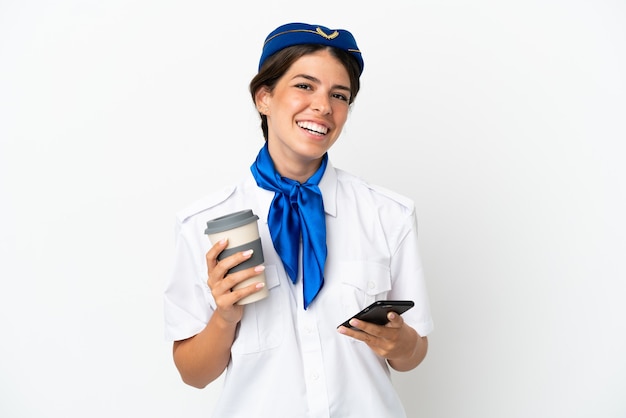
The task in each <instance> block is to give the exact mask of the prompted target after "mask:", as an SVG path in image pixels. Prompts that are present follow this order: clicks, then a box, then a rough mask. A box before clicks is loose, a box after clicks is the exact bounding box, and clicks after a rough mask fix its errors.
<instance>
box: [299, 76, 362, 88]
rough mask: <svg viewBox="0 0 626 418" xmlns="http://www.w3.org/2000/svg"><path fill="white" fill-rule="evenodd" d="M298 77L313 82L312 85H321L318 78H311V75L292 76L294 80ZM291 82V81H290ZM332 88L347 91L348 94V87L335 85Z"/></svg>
mask: <svg viewBox="0 0 626 418" xmlns="http://www.w3.org/2000/svg"><path fill="white" fill-rule="evenodd" d="M298 77H302V78H306V79H307V80H310V81H312V82H314V83H317V84H321V81H320V80H319V79H318V78H316V77H313V76H312V75H308V74H296V75H295V76H293V78H294V79H295V78H298ZM292 80H293V79H292ZM333 88H334V89H339V90H345V91H347V92H350V87H346V86H342V85H341V84H335V85H334V86H333Z"/></svg>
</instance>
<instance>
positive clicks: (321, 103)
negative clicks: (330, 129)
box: [311, 92, 333, 115]
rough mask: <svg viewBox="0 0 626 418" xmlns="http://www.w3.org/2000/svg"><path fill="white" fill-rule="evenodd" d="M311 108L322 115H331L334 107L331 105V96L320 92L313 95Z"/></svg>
mask: <svg viewBox="0 0 626 418" xmlns="http://www.w3.org/2000/svg"><path fill="white" fill-rule="evenodd" d="M311 108H312V109H313V110H315V111H317V112H319V113H321V114H322V115H330V114H331V113H332V112H333V109H332V107H331V105H330V97H329V96H328V95H327V94H326V93H322V92H318V93H317V94H315V95H314V96H313V101H312V102H311Z"/></svg>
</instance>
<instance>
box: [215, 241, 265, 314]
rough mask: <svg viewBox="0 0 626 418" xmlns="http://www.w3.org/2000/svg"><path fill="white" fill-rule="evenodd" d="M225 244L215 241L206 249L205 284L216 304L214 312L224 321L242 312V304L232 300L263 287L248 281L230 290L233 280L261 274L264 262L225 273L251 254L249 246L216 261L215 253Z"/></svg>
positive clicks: (233, 284)
mask: <svg viewBox="0 0 626 418" xmlns="http://www.w3.org/2000/svg"><path fill="white" fill-rule="evenodd" d="M227 246H228V240H227V239H223V240H221V241H218V242H217V243H216V244H215V245H213V246H212V247H211V249H210V250H209V251H208V252H207V253H206V264H207V272H208V276H209V278H208V280H207V284H208V286H209V288H210V289H211V294H212V295H213V299H214V300H215V303H216V304H217V309H216V311H215V313H214V315H215V314H219V315H220V316H221V317H222V319H223V320H224V321H226V322H230V323H237V322H239V321H241V318H242V316H243V305H236V303H237V302H238V301H239V300H241V299H243V298H244V297H246V296H248V295H251V294H253V293H255V292H258V291H259V290H261V289H262V288H263V284H251V285H250V286H246V287H243V288H240V289H237V290H231V289H232V288H233V287H234V286H235V285H236V284H238V283H240V282H242V281H244V280H247V279H249V278H251V277H254V276H257V275H259V274H261V272H262V271H263V270H264V266H263V265H260V266H256V267H251V268H249V269H245V270H241V271H238V272H236V273H232V274H227V272H228V270H229V269H231V268H233V267H235V266H237V265H239V264H241V263H242V262H244V261H246V260H247V259H249V258H250V257H252V250H248V251H242V252H238V253H235V254H233V255H231V256H229V257H226V258H224V259H222V260H220V261H218V260H217V256H218V255H219V254H220V253H221V252H222V251H224V249H225V248H226V247H227Z"/></svg>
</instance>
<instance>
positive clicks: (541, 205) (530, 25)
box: [0, 0, 626, 418]
mask: <svg viewBox="0 0 626 418" xmlns="http://www.w3.org/2000/svg"><path fill="white" fill-rule="evenodd" d="M288 21H305V22H309V23H316V24H323V25H326V26H329V27H331V28H332V27H337V28H347V29H349V30H351V31H352V32H353V33H354V35H355V36H356V38H357V41H358V43H359V46H360V47H361V49H362V50H363V53H364V58H365V66H366V68H365V72H364V74H363V77H362V91H361V94H360V95H359V97H358V98H357V102H356V103H355V106H354V108H353V109H352V113H351V116H350V119H349V121H348V124H347V125H346V128H345V130H344V135H343V136H342V138H341V139H340V141H339V142H338V143H337V145H336V146H335V148H333V150H331V158H332V160H333V162H334V164H335V165H336V166H338V167H341V168H344V169H347V170H349V171H352V172H354V173H356V174H358V175H361V176H363V177H365V178H366V179H368V180H370V181H372V182H374V183H378V184H380V185H383V186H385V187H388V188H391V189H394V190H396V191H398V192H400V193H403V194H406V195H408V196H410V197H411V198H413V199H414V200H415V202H416V205H417V212H418V219H419V225H420V239H421V247H422V256H423V259H424V263H425V266H426V273H427V280H428V286H429V291H430V295H431V300H432V309H433V315H434V319H435V325H436V329H435V332H434V333H433V334H432V335H431V337H430V342H431V347H430V352H429V355H428V357H427V359H426V361H425V362H424V363H423V364H422V365H421V366H420V367H419V368H418V369H416V370H414V371H412V372H410V373H407V374H402V375H400V374H394V379H395V382H396V385H397V386H398V387H399V390H400V392H401V395H402V397H403V399H404V401H405V405H406V408H407V411H408V413H409V416H410V417H428V418H434V417H442V418H457V417H459V418H461V417H463V418H464V417H471V418H473V417H480V418H502V417H507V418H515V417H533V418H537V417H546V418H547V417H568V418H578V417H580V418H582V417H594V418H597V417H606V418H608V417H624V416H626V400H625V399H626V397H625V396H624V394H625V393H626V356H625V353H626V325H625V318H626V307H625V304H624V302H623V301H624V297H625V296H626V292H625V290H624V280H625V279H626V268H625V266H624V259H625V249H626V242H625V241H626V239H625V233H626V228H625V226H626V222H625V220H624V218H625V215H624V214H625V213H626V197H625V194H626V193H625V184H624V183H625V179H626V169H625V166H626V164H625V163H624V161H625V157H626V152H625V150H626V146H625V140H626V125H625V120H626V117H625V116H626V99H625V97H626V76H625V74H626V42H625V41H626V24H625V22H626V5H625V4H624V2H623V1H602V0H597V1H582V0H581V1H566V0H561V1H559V0H542V1H539V0H525V1H521V0H520V1H495V0H493V1H489V0H476V1H471V2H469V1H462V0H450V1H425V0H418V1H405V2H401V1H386V2H367V1H341V2H339V1H317V2H297V1H293V0H285V1H282V2H279V1H258V2H252V1H250V2H245V3H242V2H238V1H229V2H210V1H187V0H182V1H181V0H179V1H171V0H169V1H156V0H151V1H148V0H108V1H95V0H83V1H79V0H59V1H55V2H47V1H34V0H20V1H17V0H0V193H1V195H0V197H1V203H0V232H1V234H2V237H1V240H0V257H1V258H0V280H1V281H0V283H1V290H0V341H1V344H0V416H2V417H136V416H150V417H168V418H169V417H183V416H184V417H203V416H208V411H210V410H211V408H212V405H213V404H214V402H215V399H216V397H217V396H218V395H219V382H217V383H216V384H214V385H212V386H209V387H208V388H207V389H205V390H197V389H193V388H190V387H187V386H185V385H184V384H183V383H182V382H181V381H180V379H179V377H178V375H177V372H176V370H175V368H174V365H173V363H172V360H171V346H170V343H167V342H165V341H164V340H163V336H162V335H163V322H162V321H163V320H162V300H161V295H162V291H163V287H164V284H165V280H166V278H167V275H168V272H169V270H170V267H171V262H172V254H173V240H174V236H173V225H174V214H175V212H176V211H177V210H179V209H181V208H182V207H184V206H186V205H187V204H188V203H190V202H192V201H193V200H195V199H196V198H199V197H201V196H203V195H205V194H206V193H208V192H210V191H212V190H214V189H216V188H218V187H221V186H222V185H224V184H225V183H228V182H229V179H230V178H233V179H234V178H238V177H239V176H240V174H241V173H242V172H243V171H244V170H247V167H248V166H249V165H250V163H251V162H252V159H253V158H254V156H255V155H256V153H257V151H258V149H259V148H260V147H261V146H262V143H263V142H262V139H261V133H260V129H259V128H258V116H257V115H256V113H255V111H254V108H253V105H252V102H251V100H250V98H249V94H248V92H247V85H248V82H249V80H250V79H251V78H252V76H253V75H254V74H255V71H256V65H257V60H258V57H259V55H260V50H261V45H262V41H263V39H264V37H265V36H266V34H267V33H269V32H270V31H271V30H273V29H274V28H275V27H276V26H278V25H279V24H282V23H286V22H288ZM259 390H266V389H265V388H259ZM271 390H280V388H272V389H271ZM364 396H367V394H364Z"/></svg>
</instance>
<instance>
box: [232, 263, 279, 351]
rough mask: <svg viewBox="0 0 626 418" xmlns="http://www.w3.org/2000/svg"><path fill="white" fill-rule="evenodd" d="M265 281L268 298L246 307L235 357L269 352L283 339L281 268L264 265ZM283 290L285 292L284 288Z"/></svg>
mask: <svg viewBox="0 0 626 418" xmlns="http://www.w3.org/2000/svg"><path fill="white" fill-rule="evenodd" d="M265 279H266V282H267V288H268V290H269V296H268V297H266V298H265V299H262V300H259V301H256V302H254V303H250V304H248V305H245V307H244V312H243V317H242V319H241V322H240V323H239V328H238V330H237V335H236V337H235V341H234V342H233V345H232V347H231V352H232V354H235V355H236V354H249V353H256V352H259V351H264V350H269V349H272V348H275V347H277V346H278V345H280V343H281V341H282V340H283V329H284V318H283V315H284V312H285V309H284V308H283V306H282V304H283V303H284V298H283V297H281V295H280V292H281V286H280V277H279V273H278V269H277V268H276V266H275V265H267V264H266V265H265ZM282 290H283V291H284V289H282Z"/></svg>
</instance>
